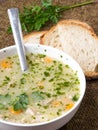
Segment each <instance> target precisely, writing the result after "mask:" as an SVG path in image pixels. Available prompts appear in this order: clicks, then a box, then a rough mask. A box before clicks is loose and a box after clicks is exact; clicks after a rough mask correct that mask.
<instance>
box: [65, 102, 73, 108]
mask: <svg viewBox="0 0 98 130" xmlns="http://www.w3.org/2000/svg"><path fill="white" fill-rule="evenodd" d="M73 106H74V104H73V103H69V104H67V105H66V107H65V108H66V109H67V110H69V109H71V108H72V107H73Z"/></svg>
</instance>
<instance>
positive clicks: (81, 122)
mask: <svg viewBox="0 0 98 130" xmlns="http://www.w3.org/2000/svg"><path fill="white" fill-rule="evenodd" d="M82 1H85V0H53V3H54V4H60V5H68V4H74V3H79V2H82ZM34 3H37V4H41V0H0V49H1V48H4V47H7V46H10V45H13V44H14V40H13V36H12V34H7V28H8V26H9V19H8V15H7V9H8V8H12V7H17V8H19V9H20V10H22V9H23V6H27V5H30V4H34ZM62 19H78V20H81V21H83V22H86V23H88V24H89V25H91V26H92V28H93V29H94V31H95V33H96V34H97V35H98V3H95V4H91V5H86V6H82V7H79V8H74V9H71V10H67V11H65V12H64V13H63V18H62ZM51 26H52V25H51V24H49V25H48V27H45V28H43V29H42V30H45V29H49V28H50V27H51ZM0 130H1V129H0ZM59 130H98V80H97V79H96V80H89V81H87V89H86V93H85V96H84V99H83V101H82V103H81V106H80V108H79V110H78V112H77V113H76V114H75V116H74V117H73V118H72V120H71V121H69V122H68V123H67V124H66V125H65V126H63V127H62V128H60V129H59Z"/></svg>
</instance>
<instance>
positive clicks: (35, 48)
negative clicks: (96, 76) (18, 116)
mask: <svg viewBox="0 0 98 130" xmlns="http://www.w3.org/2000/svg"><path fill="white" fill-rule="evenodd" d="M25 52H26V53H28V52H32V53H40V54H45V55H48V56H50V57H53V58H55V59H57V60H60V61H62V62H63V63H65V64H68V65H69V66H70V67H71V68H72V69H73V70H74V71H77V74H78V77H79V80H80V98H79V100H78V101H77V102H76V104H75V106H74V107H73V108H72V109H71V110H69V111H68V112H67V113H66V114H65V115H63V116H66V115H68V114H70V112H71V111H73V110H74V109H75V108H76V107H77V106H78V105H79V104H80V103H81V101H82V99H83V96H84V93H85V89H86V80H85V76H84V73H83V71H82V69H81V67H80V66H79V64H78V63H77V62H76V61H75V60H74V59H73V58H72V57H70V56H69V55H67V54H66V53H64V52H62V51H60V50H58V49H54V48H52V47H48V46H43V45H38V44H34V45H31V44H26V45H25ZM14 54H17V50H16V46H10V47H7V48H4V49H2V50H0V59H1V58H4V57H7V56H11V55H14ZM60 118H62V116H61V117H58V118H57V119H53V120H52V121H56V120H58V119H60ZM52 121H50V122H52ZM1 122H4V123H10V122H6V121H1ZM45 123H47V122H44V123H39V124H28V126H30V125H31V126H34V125H40V124H45ZM11 124H13V125H16V124H15V123H11ZM19 125H23V126H24V124H19ZM26 126H27V124H26Z"/></svg>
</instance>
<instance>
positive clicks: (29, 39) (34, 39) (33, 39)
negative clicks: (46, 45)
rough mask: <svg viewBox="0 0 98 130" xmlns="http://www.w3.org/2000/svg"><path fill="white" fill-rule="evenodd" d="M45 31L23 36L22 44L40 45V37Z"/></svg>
mask: <svg viewBox="0 0 98 130" xmlns="http://www.w3.org/2000/svg"><path fill="white" fill-rule="evenodd" d="M46 32H47V31H40V32H32V33H30V34H27V35H25V36H24V38H23V39H24V43H29V44H40V37H41V36H42V35H44V34H45V33H46Z"/></svg>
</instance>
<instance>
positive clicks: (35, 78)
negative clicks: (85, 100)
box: [0, 53, 80, 124]
mask: <svg viewBox="0 0 98 130" xmlns="http://www.w3.org/2000/svg"><path fill="white" fill-rule="evenodd" d="M26 58H27V62H28V66H29V67H28V68H29V69H28V71H27V72H25V73H23V72H22V71H21V68H20V63H19V59H18V56H17V55H14V56H10V57H7V58H5V59H2V60H0V119H3V120H6V121H11V122H16V123H25V124H30V123H39V122H45V121H50V120H52V119H54V118H56V117H58V116H61V115H62V114H64V113H66V112H67V111H68V110H70V109H71V108H72V107H73V106H74V104H75V103H76V102H77V100H78V99H79V95H80V89H79V85H80V82H79V79H78V76H77V72H74V71H73V70H72V69H71V68H70V66H69V65H67V64H64V63H62V62H61V61H58V60H56V59H53V58H51V57H48V56H46V55H43V54H32V53H29V54H27V56H26Z"/></svg>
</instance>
